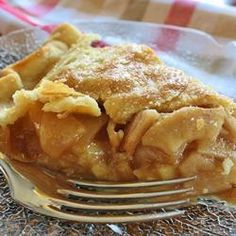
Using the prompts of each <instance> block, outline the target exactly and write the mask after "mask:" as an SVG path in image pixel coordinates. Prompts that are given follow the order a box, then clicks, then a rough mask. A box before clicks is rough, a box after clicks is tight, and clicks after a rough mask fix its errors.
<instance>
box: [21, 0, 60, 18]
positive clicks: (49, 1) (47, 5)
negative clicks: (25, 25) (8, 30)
mask: <svg viewBox="0 0 236 236" xmlns="http://www.w3.org/2000/svg"><path fill="white" fill-rule="evenodd" d="M58 2H59V0H43V1H41V2H40V3H35V4H34V5H32V6H29V7H27V8H21V9H22V10H23V11H24V12H26V13H28V14H30V15H33V16H37V17H40V16H43V15H46V14H47V13H49V12H50V11H51V10H52V9H54V8H55V7H56V6H57V4H58Z"/></svg>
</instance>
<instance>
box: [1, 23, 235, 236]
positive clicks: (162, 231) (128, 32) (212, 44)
mask: <svg viewBox="0 0 236 236" xmlns="http://www.w3.org/2000/svg"><path fill="white" fill-rule="evenodd" d="M74 24H75V25H77V26H78V28H79V29H80V30H81V31H84V32H93V33H98V34H100V35H101V36H102V39H103V40H104V41H106V42H108V43H111V44H114V43H120V42H127V41H128V42H137V43H144V44H148V45H149V46H151V47H152V48H153V49H155V50H156V51H157V54H158V55H159V56H160V58H161V59H162V60H163V61H165V62H166V63H167V64H169V65H173V66H175V67H178V68H181V69H183V70H185V71H186V72H187V73H189V74H191V75H192V76H194V77H196V78H198V79H200V80H202V81H204V82H205V83H207V84H209V85H210V86H212V87H214V88H215V89H216V90H217V91H219V92H220V93H223V94H225V95H228V96H230V97H232V98H234V99H235V98H236V42H229V43H227V44H225V45H220V44H218V43H217V41H216V40H215V39H213V38H212V37H211V36H210V35H207V34H205V33H202V32H199V31H196V30H190V29H183V28H179V27H168V26H164V25H154V24H145V23H131V22H122V21H119V22H117V21H112V22H107V21H103V22H101V21H100V22H91V21H89V22H85V21H83V22H81V21H80V22H74ZM46 37H47V33H45V32H43V31H41V30H39V29H27V30H20V31H16V32H14V33H11V34H9V35H7V36H4V37H2V38H0V68H3V67H4V66H6V65H7V64H10V63H12V62H14V61H16V60H17V59H20V58H22V57H23V56H25V55H27V54H28V53H30V52H31V51H32V50H34V49H35V48H37V47H38V46H39V45H40V44H41V43H42V42H43V41H44V40H45V39H46ZM0 92H1V91H0ZM0 235H104V236H105V235H219V236H223V235H236V207H234V206H229V205H227V204H226V203H225V202H224V201H217V200H209V199H205V198H199V200H198V204H197V205H196V206H191V207H188V208H187V209H186V214H185V215H183V216H181V217H179V218H175V219H169V220H160V221H156V222H150V223H142V224H135V223H134V224H117V225H114V224H105V225H96V224H80V223H70V222H65V221H61V220H58V219H54V218H50V217H46V216H43V215H40V214H37V213H34V212H32V211H30V210H28V209H26V208H24V207H22V206H20V205H19V204H17V203H15V202H14V201H13V200H12V199H11V197H10V193H9V189H8V186H7V183H6V181H5V179H4V177H3V175H2V174H1V173H0Z"/></svg>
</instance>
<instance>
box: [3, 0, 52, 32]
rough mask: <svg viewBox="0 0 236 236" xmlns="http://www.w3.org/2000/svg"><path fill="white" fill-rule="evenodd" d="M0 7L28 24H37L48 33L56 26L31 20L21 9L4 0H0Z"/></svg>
mask: <svg viewBox="0 0 236 236" xmlns="http://www.w3.org/2000/svg"><path fill="white" fill-rule="evenodd" d="M0 8H1V9H3V10H5V11H6V12H8V13H10V14H12V15H13V16H15V17H16V18H18V19H19V20H21V21H23V22H25V23H28V24H29V25H32V26H37V27H39V28H41V29H43V30H45V31H47V32H49V33H51V32H52V30H53V29H54V28H55V26H56V25H41V24H39V23H36V22H34V21H33V20H31V19H30V18H29V17H28V16H27V15H25V14H24V13H23V12H22V11H21V10H19V9H17V8H14V7H12V6H11V5H9V4H7V3H6V2H5V3H3V2H1V0H0Z"/></svg>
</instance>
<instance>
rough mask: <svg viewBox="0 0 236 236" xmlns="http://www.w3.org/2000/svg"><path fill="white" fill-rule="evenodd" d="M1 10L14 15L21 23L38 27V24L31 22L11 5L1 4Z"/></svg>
mask: <svg viewBox="0 0 236 236" xmlns="http://www.w3.org/2000/svg"><path fill="white" fill-rule="evenodd" d="M0 8H1V9H3V10H5V11H7V12H8V13H10V14H12V15H14V16H15V17H16V18H18V19H20V20H21V21H23V22H25V23H28V24H30V25H33V26H38V24H37V23H35V22H34V21H33V20H31V19H30V18H29V17H27V16H26V15H24V14H23V13H22V12H21V11H20V10H18V9H16V8H14V7H12V6H11V5H9V4H7V3H2V2H0Z"/></svg>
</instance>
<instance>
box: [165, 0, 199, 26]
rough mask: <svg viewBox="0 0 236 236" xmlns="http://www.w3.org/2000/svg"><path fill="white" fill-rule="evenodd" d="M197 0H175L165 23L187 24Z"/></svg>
mask: <svg viewBox="0 0 236 236" xmlns="http://www.w3.org/2000/svg"><path fill="white" fill-rule="evenodd" d="M196 5H197V3H196V1H193V0H190V1H189V0H175V1H174V2H173V4H172V6H171V8H170V10H169V13H168V15H167V17H166V19H165V24H170V25H178V26H186V25H188V23H189V21H190V20H191V17H192V15H193V13H194V10H195V8H196Z"/></svg>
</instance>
